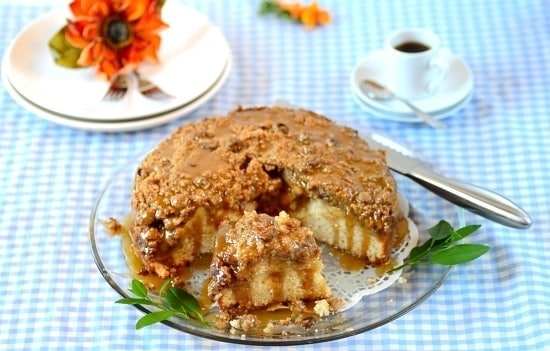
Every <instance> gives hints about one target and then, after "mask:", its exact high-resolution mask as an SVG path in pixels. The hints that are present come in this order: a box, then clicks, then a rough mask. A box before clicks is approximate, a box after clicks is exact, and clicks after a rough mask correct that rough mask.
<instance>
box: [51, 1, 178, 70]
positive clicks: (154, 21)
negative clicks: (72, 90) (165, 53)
mask: <svg viewBox="0 0 550 351" xmlns="http://www.w3.org/2000/svg"><path fill="white" fill-rule="evenodd" d="M163 2H164V1H161V0H74V1H72V2H71V3H70V5H69V7H70V10H71V12H72V13H73V15H74V19H69V20H68V21H67V25H66V26H65V27H64V28H63V29H62V33H63V34H64V38H62V39H59V38H58V42H59V41H63V40H64V41H65V42H64V45H65V49H71V50H73V56H71V57H72V59H73V60H74V61H75V62H69V64H66V66H71V64H72V65H73V66H75V67H92V66H95V67H96V74H97V76H98V77H100V78H103V79H107V80H110V79H111V78H113V77H114V76H115V75H117V74H126V73H130V72H131V71H133V70H134V69H135V68H136V67H137V66H139V64H141V63H142V62H143V61H145V60H147V61H150V62H153V63H158V61H159V59H158V56H157V52H158V50H159V47H160V42H161V38H160V36H159V34H158V33H159V31H161V30H162V29H164V28H166V27H168V25H167V24H166V23H164V22H163V21H162V18H161V7H162V4H163ZM52 41H53V39H52ZM50 46H52V42H50ZM74 50H77V51H76V52H77V55H75V54H74ZM67 52H68V51H67ZM62 54H63V53H62ZM71 57H69V58H71ZM56 61H57V62H58V63H60V61H59V59H57V60H56ZM60 64H63V61H61V63H60Z"/></svg>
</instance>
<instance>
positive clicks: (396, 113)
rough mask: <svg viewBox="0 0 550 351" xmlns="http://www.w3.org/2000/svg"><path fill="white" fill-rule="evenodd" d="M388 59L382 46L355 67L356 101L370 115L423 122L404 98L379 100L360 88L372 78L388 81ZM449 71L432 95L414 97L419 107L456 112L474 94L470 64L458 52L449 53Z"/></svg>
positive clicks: (439, 112)
mask: <svg viewBox="0 0 550 351" xmlns="http://www.w3.org/2000/svg"><path fill="white" fill-rule="evenodd" d="M387 62H388V60H387V59H386V57H385V52H384V51H383V50H377V51H373V52H371V53H369V54H368V55H367V56H366V57H365V58H363V59H362V60H361V61H360V62H359V63H358V64H357V65H356V66H355V68H354V70H353V72H352V74H351V79H350V85H351V92H352V96H353V99H354V100H355V102H356V103H357V104H358V105H359V106H360V107H361V108H362V109H363V110H365V111H366V112H367V113H368V114H369V115H372V116H374V117H378V118H384V119H388V120H392V121H397V122H411V123H420V122H423V121H422V120H421V119H419V118H418V117H417V116H415V115H414V114H413V113H412V112H411V110H410V109H409V108H408V107H407V106H406V105H405V104H403V103H402V102H400V101H397V100H389V101H380V100H373V99H371V98H369V97H368V96H367V95H366V93H365V92H364V91H363V90H362V88H361V82H362V81H363V80H365V79H371V80H374V81H377V82H379V83H381V84H384V85H387V82H388V73H387V72H388V70H389V69H390V68H389V67H387ZM448 64H449V71H448V73H447V75H446V77H445V80H444V81H443V82H442V83H441V85H440V86H439V88H438V89H437V91H435V92H434V93H433V94H432V95H430V96H427V97H423V98H420V99H414V100H411V102H412V103H413V104H414V105H416V106H417V107H418V108H420V109H421V110H423V111H424V112H427V113H429V114H431V115H432V116H433V117H434V118H435V119H443V118H447V117H450V116H453V115H455V114H456V113H457V112H458V111H460V110H461V109H462V108H464V106H465V105H466V104H468V103H469V102H470V100H471V98H472V95H473V89H474V81H473V77H472V72H471V70H470V68H469V67H468V65H467V64H466V63H465V62H464V61H463V60H461V59H460V58H459V57H457V56H455V55H449V63H448Z"/></svg>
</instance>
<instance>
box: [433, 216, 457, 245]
mask: <svg viewBox="0 0 550 351" xmlns="http://www.w3.org/2000/svg"><path fill="white" fill-rule="evenodd" d="M452 230H453V227H452V226H451V225H450V224H449V222H447V221H444V220H441V221H439V223H437V224H436V225H435V226H433V227H431V228H430V229H428V233H429V234H430V236H431V237H432V239H433V240H442V239H446V238H448V237H449V235H450V233H451V231H452Z"/></svg>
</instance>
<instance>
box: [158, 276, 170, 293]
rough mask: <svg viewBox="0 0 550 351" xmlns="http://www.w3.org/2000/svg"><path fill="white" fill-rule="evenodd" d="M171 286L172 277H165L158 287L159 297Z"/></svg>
mask: <svg viewBox="0 0 550 351" xmlns="http://www.w3.org/2000/svg"><path fill="white" fill-rule="evenodd" d="M171 286H172V279H166V280H165V281H164V282H163V283H162V285H161V287H160V289H159V297H162V295H164V293H165V292H166V290H168V288H169V287H171Z"/></svg>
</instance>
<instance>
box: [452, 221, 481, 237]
mask: <svg viewBox="0 0 550 351" xmlns="http://www.w3.org/2000/svg"><path fill="white" fill-rule="evenodd" d="M480 227H481V225H480V224H471V225H467V226H465V227H462V228H460V229H457V230H456V233H457V234H458V235H459V236H460V239H464V238H466V237H468V236H470V235H471V234H473V233H474V232H476V231H477V230H478V229H479V228H480ZM460 239H459V240H460Z"/></svg>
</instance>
